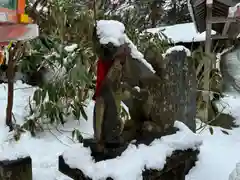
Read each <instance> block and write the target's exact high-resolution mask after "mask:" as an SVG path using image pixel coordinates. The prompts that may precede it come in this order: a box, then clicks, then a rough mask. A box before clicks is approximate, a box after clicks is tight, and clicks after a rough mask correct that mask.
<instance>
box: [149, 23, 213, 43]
mask: <svg viewBox="0 0 240 180" xmlns="http://www.w3.org/2000/svg"><path fill="white" fill-rule="evenodd" d="M146 31H147V32H149V33H153V34H158V35H159V38H160V39H163V40H166V38H167V39H168V40H169V41H170V43H175V44H176V43H180V42H185V43H190V42H202V41H205V39H206V32H203V33H198V32H197V30H196V27H195V25H194V23H193V22H192V23H183V24H175V25H171V26H163V27H159V28H151V29H147V30H146ZM183 32H184V33H183ZM162 34H164V35H162ZM215 34H216V32H215V31H214V30H212V35H215Z"/></svg>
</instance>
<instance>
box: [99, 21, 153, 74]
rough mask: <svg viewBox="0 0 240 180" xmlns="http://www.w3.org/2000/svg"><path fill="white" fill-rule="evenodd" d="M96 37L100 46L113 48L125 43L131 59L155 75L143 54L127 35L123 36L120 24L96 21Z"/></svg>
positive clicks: (122, 27) (122, 26)
mask: <svg viewBox="0 0 240 180" xmlns="http://www.w3.org/2000/svg"><path fill="white" fill-rule="evenodd" d="M97 35H98V37H99V39H100V43H101V44H108V43H112V44H113V45H115V46H120V45H122V44H124V43H127V44H128V45H129V48H130V49H131V56H132V58H134V59H137V60H139V61H140V62H141V63H143V64H144V65H145V66H146V67H147V68H149V69H150V70H151V71H152V72H153V73H155V70H154V69H153V67H152V65H151V64H149V63H148V62H147V61H146V60H145V59H144V56H143V54H142V53H141V52H139V51H138V50H137V47H136V46H135V45H134V44H133V42H132V41H131V40H130V39H129V38H128V37H127V35H126V34H125V26H124V25H123V24H122V23H121V22H119V21H115V20H100V21H98V22H97Z"/></svg>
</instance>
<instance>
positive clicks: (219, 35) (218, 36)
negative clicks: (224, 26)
mask: <svg viewBox="0 0 240 180" xmlns="http://www.w3.org/2000/svg"><path fill="white" fill-rule="evenodd" d="M211 39H212V40H221V39H234V38H233V37H230V36H227V35H221V34H218V35H212V36H211Z"/></svg>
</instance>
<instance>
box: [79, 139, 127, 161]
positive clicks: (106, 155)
mask: <svg viewBox="0 0 240 180" xmlns="http://www.w3.org/2000/svg"><path fill="white" fill-rule="evenodd" d="M83 146H84V147H90V149H91V152H92V154H91V155H92V157H93V158H94V160H95V161H96V162H98V161H102V160H107V159H113V158H115V157H117V156H121V154H122V152H123V151H124V150H125V149H126V148H127V146H128V144H121V143H117V142H116V143H109V144H105V147H106V148H105V149H106V152H98V151H97V146H96V141H95V140H94V139H84V140H83Z"/></svg>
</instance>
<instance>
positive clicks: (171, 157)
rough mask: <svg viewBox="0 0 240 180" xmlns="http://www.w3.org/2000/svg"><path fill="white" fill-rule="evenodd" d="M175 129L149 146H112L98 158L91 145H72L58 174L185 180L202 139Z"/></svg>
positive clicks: (78, 178) (83, 179)
mask: <svg viewBox="0 0 240 180" xmlns="http://www.w3.org/2000/svg"><path fill="white" fill-rule="evenodd" d="M174 126H175V127H176V128H177V129H178V131H177V132H175V133H174V134H171V135H166V136H162V137H161V138H160V139H159V138H158V139H155V140H154V141H153V142H152V143H151V144H150V145H146V144H138V143H134V142H132V143H130V144H128V145H127V147H125V146H124V144H118V145H117V146H116V144H115V146H111V147H110V146H108V147H107V152H106V153H99V152H98V153H99V154H97V153H96V152H95V148H94V143H95V142H94V141H87V142H86V141H84V143H83V144H82V143H78V144H74V145H73V146H72V147H71V148H69V149H67V150H66V151H65V152H63V154H62V155H61V156H59V164H58V165H59V171H60V172H62V173H63V174H65V175H67V176H69V177H71V178H73V179H74V180H100V179H101V180H102V179H108V180H133V179H134V180H135V179H137V180H140V179H143V180H145V179H146V180H149V179H161V180H170V179H171V180H184V179H185V175H186V174H187V173H188V171H189V170H190V169H191V168H192V167H193V166H194V164H195V162H196V160H197V154H198V153H199V147H200V146H201V144H202V139H201V138H200V137H199V136H198V135H197V134H195V133H193V132H192V131H191V130H190V129H189V128H188V127H187V126H186V125H185V124H183V123H182V122H179V121H176V122H175V124H174ZM89 147H90V148H89ZM110 149H111V151H108V150H110ZM108 152H109V153H110V155H109V154H107V153H108ZM100 155H102V158H99V156H100ZM106 155H107V156H106ZM97 156H98V158H96V157H97Z"/></svg>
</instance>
